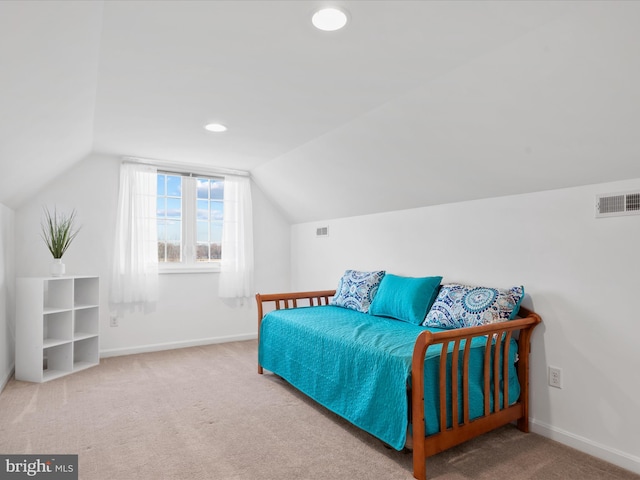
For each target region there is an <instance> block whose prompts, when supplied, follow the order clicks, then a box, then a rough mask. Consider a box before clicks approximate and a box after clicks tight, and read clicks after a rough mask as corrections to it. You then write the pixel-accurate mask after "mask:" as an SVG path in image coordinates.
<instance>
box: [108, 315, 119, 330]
mask: <svg viewBox="0 0 640 480" xmlns="http://www.w3.org/2000/svg"><path fill="white" fill-rule="evenodd" d="M109 325H110V326H111V327H117V326H118V317H116V316H113V317H111V322H110V323H109Z"/></svg>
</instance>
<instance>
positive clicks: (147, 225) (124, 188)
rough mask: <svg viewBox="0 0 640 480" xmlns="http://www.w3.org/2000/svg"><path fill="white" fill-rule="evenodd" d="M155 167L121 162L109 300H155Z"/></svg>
mask: <svg viewBox="0 0 640 480" xmlns="http://www.w3.org/2000/svg"><path fill="white" fill-rule="evenodd" d="M157 190H158V184H157V169H156V168H155V167H152V166H149V165H141V164H133V163H123V164H122V166H121V167H120V195H119V198H118V212H117V223H116V237H115V248H114V259H113V273H112V278H111V303H112V304H115V305H122V304H133V305H135V304H147V303H152V302H155V301H156V300H157V299H158V234H157V224H156V197H157Z"/></svg>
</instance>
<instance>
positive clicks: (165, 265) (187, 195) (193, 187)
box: [157, 168, 225, 274]
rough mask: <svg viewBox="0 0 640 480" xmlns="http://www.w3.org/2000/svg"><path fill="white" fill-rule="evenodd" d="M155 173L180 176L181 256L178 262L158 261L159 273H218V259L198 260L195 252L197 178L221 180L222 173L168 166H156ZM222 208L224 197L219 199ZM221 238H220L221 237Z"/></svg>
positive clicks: (222, 177)
mask: <svg viewBox="0 0 640 480" xmlns="http://www.w3.org/2000/svg"><path fill="white" fill-rule="evenodd" d="M157 175H172V176H179V177H182V178H181V194H182V195H181V200H182V201H181V207H182V217H181V221H182V225H181V227H182V228H181V240H182V242H181V243H182V244H181V252H180V253H181V258H182V260H181V261H180V262H161V261H158V273H159V274H181V273H219V272H220V260H216V261H207V262H198V261H197V260H196V252H197V248H198V247H197V221H198V218H197V207H198V203H197V202H198V192H197V180H198V178H206V179H214V180H222V181H223V182H224V180H225V177H224V175H215V174H205V173H197V172H183V171H175V170H171V169H168V168H158V171H157ZM221 203H222V205H223V210H224V199H222V200H221ZM221 240H222V239H221Z"/></svg>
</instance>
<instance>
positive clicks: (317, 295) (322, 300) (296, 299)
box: [256, 290, 336, 374]
mask: <svg viewBox="0 0 640 480" xmlns="http://www.w3.org/2000/svg"><path fill="white" fill-rule="evenodd" d="M335 293H336V291H335V290H316V291H312V292H286V293H269V294H265V295H263V294H261V293H256V302H257V304H258V341H260V324H261V323H262V318H263V317H264V315H265V313H264V305H265V304H269V303H274V305H275V309H276V310H281V309H287V308H296V307H313V306H317V305H329V299H330V298H331V297H333V296H334V295H335ZM262 371H263V370H262V365H260V364H258V373H260V374H261V373H262Z"/></svg>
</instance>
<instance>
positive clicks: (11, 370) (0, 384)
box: [0, 365, 16, 393]
mask: <svg viewBox="0 0 640 480" xmlns="http://www.w3.org/2000/svg"><path fill="white" fill-rule="evenodd" d="M15 371H16V368H15V365H11V366H10V367H9V371H8V372H7V373H6V374H5V376H4V378H3V379H2V380H1V381H0V393H2V391H3V390H4V387H6V386H7V383H9V380H11V377H13V374H14V373H15Z"/></svg>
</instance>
